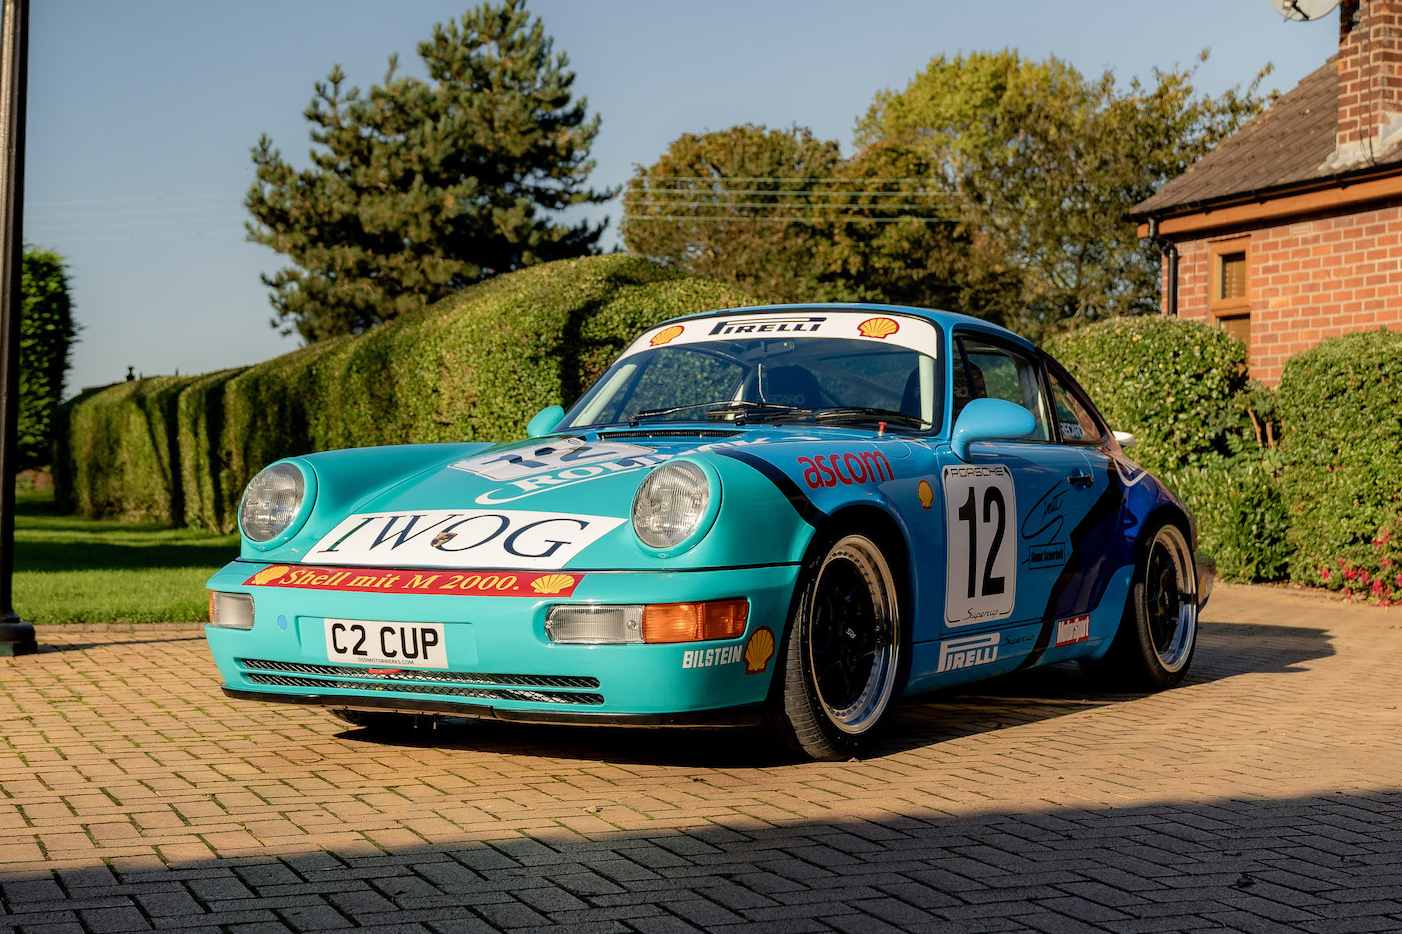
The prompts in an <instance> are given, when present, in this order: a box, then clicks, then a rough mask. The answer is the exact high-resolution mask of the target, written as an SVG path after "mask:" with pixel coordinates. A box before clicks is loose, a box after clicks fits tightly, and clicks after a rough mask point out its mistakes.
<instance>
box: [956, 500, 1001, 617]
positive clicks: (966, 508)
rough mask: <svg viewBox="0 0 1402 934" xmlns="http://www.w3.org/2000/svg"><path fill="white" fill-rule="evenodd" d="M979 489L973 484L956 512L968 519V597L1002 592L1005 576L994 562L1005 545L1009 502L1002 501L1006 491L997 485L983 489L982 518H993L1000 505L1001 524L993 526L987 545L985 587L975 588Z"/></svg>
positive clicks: (976, 577)
mask: <svg viewBox="0 0 1402 934" xmlns="http://www.w3.org/2000/svg"><path fill="white" fill-rule="evenodd" d="M977 494H978V491H977V490H975V489H973V488H970V490H969V498H968V499H967V500H965V501H964V505H962V506H960V507H959V512H958V513H957V515H958V516H959V518H960V519H961V520H963V521H965V522H967V523H969V599H970V600H972V599H975V598H976V597H987V596H990V595H993V594H1000V593H1003V590H1004V586H1005V582H1004V579H1003V577H1002V576H996V577H995V576H994V574H993V562H994V561H995V560H996V559H997V557H998V550H999V549H1000V548H1002V547H1003V534H1004V531H1005V529H1006V527H1007V515H1008V509H1007V504H1005V503H1004V502H1003V491H1002V490H1000V489H998V488H997V487H996V486H988V487H984V489H983V521H984V522H992V521H993V508H994V507H995V506H997V508H998V524H997V525H996V526H994V529H993V542H992V543H991V544H990V545H989V547H988V555H987V557H986V558H985V560H984V563H983V581H982V584H983V587H982V589H976V587H975V585H976V584H978V583H979V580H978V553H979V552H978V496H977Z"/></svg>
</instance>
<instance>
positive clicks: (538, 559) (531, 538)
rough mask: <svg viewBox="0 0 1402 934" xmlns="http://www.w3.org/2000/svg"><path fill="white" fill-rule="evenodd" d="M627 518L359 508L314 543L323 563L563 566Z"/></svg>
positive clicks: (315, 558) (314, 554)
mask: <svg viewBox="0 0 1402 934" xmlns="http://www.w3.org/2000/svg"><path fill="white" fill-rule="evenodd" d="M624 521H625V520H623V519H620V518H614V517H612V516H586V515H576V514H573V513H558V512H526V511H512V512H509V511H506V510H502V511H499V512H490V511H472V510H450V509H425V510H423V511H421V512H374V513H357V514H356V515H353V516H351V517H349V518H347V519H344V520H343V521H342V522H341V523H340V524H339V525H337V526H336V527H335V528H334V529H332V530H331V531H330V532H329V533H327V534H326V535H325V536H324V537H323V538H322V539H321V541H319V542H317V543H316V544H315V545H314V546H312V550H311V552H310V553H309V554H308V555H307V557H308V559H310V560H312V561H315V562H316V563H318V564H336V565H343V564H354V565H369V566H371V567H374V566H379V567H385V566H392V567H429V568H433V567H450V568H542V569H544V568H559V567H561V566H562V565H564V564H566V563H567V562H568V561H569V560H570V559H572V558H573V557H574V556H575V555H577V554H579V553H580V552H581V551H583V550H584V549H585V548H587V547H588V546H589V545H591V544H593V543H594V542H596V541H598V540H599V539H600V538H602V537H603V536H604V535H607V534H608V533H609V532H611V531H613V530H614V529H616V528H618V527H619V526H620V525H622V524H623V523H624Z"/></svg>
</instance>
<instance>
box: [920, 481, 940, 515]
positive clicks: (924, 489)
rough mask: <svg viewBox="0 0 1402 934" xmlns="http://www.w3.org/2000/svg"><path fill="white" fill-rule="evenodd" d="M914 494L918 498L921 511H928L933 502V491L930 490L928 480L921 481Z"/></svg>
mask: <svg viewBox="0 0 1402 934" xmlns="http://www.w3.org/2000/svg"><path fill="white" fill-rule="evenodd" d="M915 493H916V495H917V496H919V497H920V508H921V509H929V508H930V506H931V505H932V504H933V503H934V502H935V491H934V489H932V488H931V486H930V481H929V480H921V481H920V485H919V486H918V487H916V488H915Z"/></svg>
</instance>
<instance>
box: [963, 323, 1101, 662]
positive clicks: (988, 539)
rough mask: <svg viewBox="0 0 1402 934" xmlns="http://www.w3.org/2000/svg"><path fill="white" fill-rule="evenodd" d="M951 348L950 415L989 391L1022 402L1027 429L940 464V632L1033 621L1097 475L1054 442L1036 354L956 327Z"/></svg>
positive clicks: (1043, 615) (1056, 582) (1051, 595)
mask: <svg viewBox="0 0 1402 934" xmlns="http://www.w3.org/2000/svg"><path fill="white" fill-rule="evenodd" d="M954 350H955V353H954V358H953V360H952V361H951V365H952V366H953V367H954V371H953V374H952V375H953V383H954V387H953V388H954V391H953V399H952V400H951V401H952V404H953V410H954V411H953V417H954V419H955V420H956V421H957V419H958V417H959V413H960V411H962V408H963V406H964V405H965V404H967V402H968V401H970V400H972V399H979V398H989V399H1002V400H1004V401H1007V402H1012V403H1015V404H1017V405H1020V406H1023V407H1024V408H1026V409H1027V410H1028V411H1029V412H1031V413H1032V415H1033V418H1034V419H1035V420H1036V425H1037V427H1036V430H1035V431H1034V432H1033V434H1032V435H1030V436H1028V437H1027V438H1024V439H1019V440H1016V441H999V442H980V443H976V444H974V445H972V447H971V448H970V454H969V461H968V462H967V463H964V462H958V461H952V462H950V463H947V464H946V465H945V466H944V468H943V470H942V478H941V479H942V481H943V484H944V495H945V507H946V511H945V524H946V557H947V573H946V587H945V591H946V592H945V630H946V632H947V633H951V634H952V633H956V632H972V631H978V630H980V629H985V628H1000V629H1008V628H1014V627H1018V626H1023V625H1027V624H1034V623H1035V624H1041V623H1042V622H1044V621H1045V620H1047V619H1048V618H1049V613H1053V612H1054V611H1055V607H1056V606H1057V599H1056V594H1057V593H1058V591H1059V589H1064V588H1065V586H1066V583H1065V582H1063V581H1061V577H1062V574H1063V572H1064V571H1066V569H1067V566H1068V561H1069V559H1070V557H1071V554H1072V551H1073V549H1072V548H1071V547H1070V536H1071V533H1072V531H1073V530H1074V529H1075V528H1076V527H1077V525H1078V524H1079V523H1080V522H1081V521H1082V520H1083V519H1084V518H1085V516H1086V515H1087V513H1088V512H1089V511H1090V509H1091V506H1092V504H1093V503H1095V502H1096V500H1097V498H1098V496H1099V494H1100V493H1101V492H1103V490H1098V489H1097V487H1098V486H1099V487H1104V485H1105V483H1106V480H1105V479H1104V477H1105V475H1104V472H1103V471H1102V472H1100V473H1099V474H1098V475H1097V472H1096V471H1093V470H1091V468H1090V463H1089V461H1088V460H1087V458H1086V456H1085V454H1084V453H1083V450H1082V449H1081V447H1078V446H1075V445H1068V444H1064V443H1061V437H1060V435H1059V433H1058V430H1057V428H1056V426H1055V424H1054V423H1053V420H1052V408H1051V405H1050V400H1049V398H1048V396H1049V393H1048V391H1047V387H1048V383H1047V381H1046V376H1045V373H1044V370H1043V366H1042V362H1041V360H1040V359H1038V357H1037V356H1036V355H1034V354H1033V353H1030V352H1027V351H1024V350H1022V349H1019V348H1017V347H1015V346H1013V345H1012V344H1011V343H1003V342H1001V341H999V340H997V339H996V338H994V337H992V336H988V335H984V334H982V333H964V334H956V336H955V340H954ZM952 423H953V422H951V424H952ZM1018 641H1019V642H1021V641H1023V640H1021V639H1019V640H1018ZM1038 641H1040V640H1038ZM1027 642H1028V644H1027V645H1026V646H1025V647H1024V651H1025V650H1030V649H1031V647H1032V645H1031V643H1032V640H1031V639H1029V640H1027ZM1002 644H1003V645H1004V646H1005V647H1008V648H1011V645H1010V643H1009V642H1008V641H1007V640H1004V641H1003V643H1002ZM1003 654H1004V657H1006V655H1007V654H1008V653H1007V652H1006V651H1005V652H1004V653H1003Z"/></svg>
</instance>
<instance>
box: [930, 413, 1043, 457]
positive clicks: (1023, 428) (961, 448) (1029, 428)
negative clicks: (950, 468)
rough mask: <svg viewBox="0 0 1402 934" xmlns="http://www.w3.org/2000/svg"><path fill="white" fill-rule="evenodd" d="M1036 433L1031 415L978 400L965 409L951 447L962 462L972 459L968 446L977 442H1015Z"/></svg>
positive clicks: (957, 424) (956, 426)
mask: <svg viewBox="0 0 1402 934" xmlns="http://www.w3.org/2000/svg"><path fill="white" fill-rule="evenodd" d="M1036 430H1037V419H1035V418H1033V417H1032V413H1031V412H1029V411H1027V410H1026V409H1024V408H1023V407H1022V406H1020V405H1017V404H1016V403H1013V402H1005V401H1003V400H1002V399H975V400H973V401H972V402H970V403H969V404H968V405H966V406H964V411H962V412H960V413H959V420H958V421H957V422H955V423H954V436H953V437H952V438H951V439H950V442H949V446H950V447H952V448H953V449H954V456H955V457H957V458H959V459H960V460H961V461H967V460H968V459H969V445H971V444H973V443H974V442H975V441H1015V440H1017V439H1018V438H1025V437H1027V436H1028V435H1030V434H1032V432H1034V431H1036Z"/></svg>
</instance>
